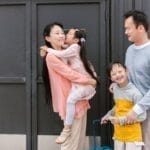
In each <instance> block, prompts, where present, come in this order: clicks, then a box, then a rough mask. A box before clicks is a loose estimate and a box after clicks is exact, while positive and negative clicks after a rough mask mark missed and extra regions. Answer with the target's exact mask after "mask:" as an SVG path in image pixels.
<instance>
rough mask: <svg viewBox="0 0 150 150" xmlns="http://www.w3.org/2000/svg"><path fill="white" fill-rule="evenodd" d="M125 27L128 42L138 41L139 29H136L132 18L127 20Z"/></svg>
mask: <svg viewBox="0 0 150 150" xmlns="http://www.w3.org/2000/svg"><path fill="white" fill-rule="evenodd" d="M124 27H125V34H126V35H127V37H128V40H129V41H130V42H133V43H135V42H136V41H137V40H138V36H139V27H136V25H135V23H134V21H133V18H132V17H129V18H127V19H125V23H124Z"/></svg>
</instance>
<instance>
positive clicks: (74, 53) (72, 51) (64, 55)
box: [47, 44, 80, 58]
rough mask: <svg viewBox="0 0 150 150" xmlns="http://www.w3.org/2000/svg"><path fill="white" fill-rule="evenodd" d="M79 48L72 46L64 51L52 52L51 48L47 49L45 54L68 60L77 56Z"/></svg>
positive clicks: (75, 45)
mask: <svg viewBox="0 0 150 150" xmlns="http://www.w3.org/2000/svg"><path fill="white" fill-rule="evenodd" d="M79 50H80V46H79V45H78V44H72V45H71V46H69V47H68V48H67V49H65V50H61V51H60V50H54V49H52V48H48V49H47V52H49V53H52V54H54V55H55V56H57V57H60V58H69V57H73V56H77V55H79Z"/></svg>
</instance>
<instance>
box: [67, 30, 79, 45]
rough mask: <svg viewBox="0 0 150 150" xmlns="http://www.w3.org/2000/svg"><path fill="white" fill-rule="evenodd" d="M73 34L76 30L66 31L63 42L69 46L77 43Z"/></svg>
mask: <svg viewBox="0 0 150 150" xmlns="http://www.w3.org/2000/svg"><path fill="white" fill-rule="evenodd" d="M75 32H76V29H70V30H69V31H68V33H67V34H66V40H65V43H66V44H68V45H71V44H74V43H77V42H76V39H75V38H74V35H75Z"/></svg>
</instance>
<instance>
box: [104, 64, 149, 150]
mask: <svg viewBox="0 0 150 150" xmlns="http://www.w3.org/2000/svg"><path fill="white" fill-rule="evenodd" d="M107 71H108V76H109V78H110V79H111V81H112V82H114V83H116V84H114V86H113V98H114V101H115V105H114V107H113V108H112V109H111V110H110V111H108V113H107V114H106V115H105V116H104V117H103V118H102V120H101V123H102V124H103V123H106V122H107V121H111V123H112V124H114V136H113V139H114V150H132V149H134V150H142V146H143V145H144V144H143V142H142V131H141V124H140V122H141V121H143V120H145V118H146V113H143V114H142V115H140V116H139V117H138V120H137V121H136V122H135V123H134V124H130V125H129V124H126V120H127V119H126V114H127V113H128V112H129V111H130V110H131V109H132V107H133V106H134V104H135V103H137V102H138V101H139V100H140V99H141V98H142V94H141V93H140V92H139V90H138V89H137V88H136V87H135V86H134V85H133V84H132V83H130V82H129V81H128V72H127V69H126V67H125V66H124V65H123V64H121V63H120V62H113V63H111V64H110V65H109V66H108V70H107Z"/></svg>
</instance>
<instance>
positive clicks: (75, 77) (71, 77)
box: [46, 53, 89, 84]
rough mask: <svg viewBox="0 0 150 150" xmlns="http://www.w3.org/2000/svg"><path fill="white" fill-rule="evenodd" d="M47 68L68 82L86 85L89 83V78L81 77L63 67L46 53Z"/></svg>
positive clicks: (61, 63)
mask: <svg viewBox="0 0 150 150" xmlns="http://www.w3.org/2000/svg"><path fill="white" fill-rule="evenodd" d="M46 63H47V66H48V67H50V68H51V69H53V70H54V71H55V72H57V73H58V74H60V75H62V76H63V77H64V78H66V79H68V80H70V81H71V82H76V83H81V84H87V83H88V82H89V78H87V77H86V76H85V75H82V74H80V73H78V72H76V71H74V70H72V69H71V68H70V67H68V66H67V65H65V64H64V63H63V62H62V61H61V60H59V59H58V58H57V57H56V56H54V55H53V54H50V53H48V54H47V56H46Z"/></svg>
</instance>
